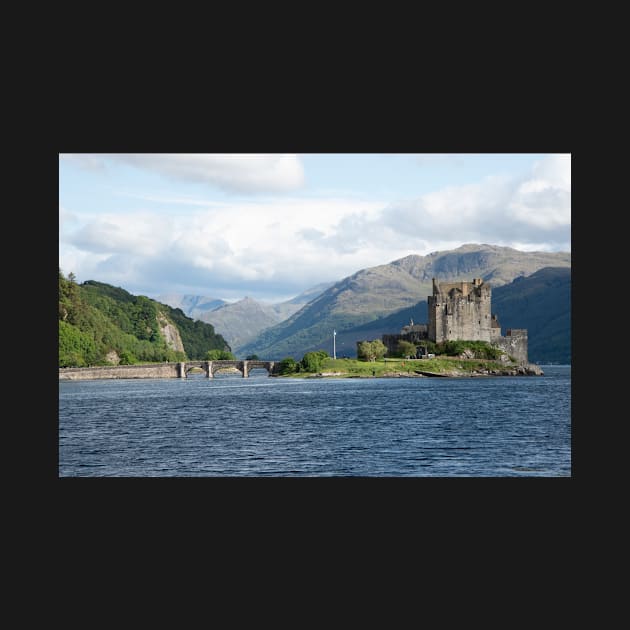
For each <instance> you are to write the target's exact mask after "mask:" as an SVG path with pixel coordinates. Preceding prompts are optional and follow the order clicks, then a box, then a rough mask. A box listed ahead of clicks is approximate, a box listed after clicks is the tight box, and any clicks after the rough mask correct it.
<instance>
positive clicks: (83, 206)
mask: <svg viewBox="0 0 630 630" xmlns="http://www.w3.org/2000/svg"><path fill="white" fill-rule="evenodd" d="M59 218H60V227H59V265H60V267H61V269H62V271H63V272H64V273H66V274H68V273H69V272H73V273H74V274H75V275H76V277H77V280H78V281H79V282H83V281H85V280H90V279H92V280H99V281H101V282H108V283H110V284H113V285H115V286H120V287H123V288H125V289H127V290H128V291H131V292H132V293H136V294H143V295H149V296H151V297H155V296H157V295H162V294H172V293H187V294H195V295H206V296H211V297H215V298H222V299H227V300H236V299H240V298H242V297H244V296H246V295H247V296H250V297H254V298H256V299H261V300H266V301H272V302H273V301H281V300H284V299H289V298H291V297H293V296H295V295H297V294H298V293H300V292H301V291H303V290H305V289H308V288H310V287H311V286H314V285H316V284H319V283H320V282H332V281H336V280H340V279H342V278H344V277H346V276H348V275H351V274H352V273H354V272H356V271H358V270H359V269H364V268H366V267H373V266H376V265H380V264H384V263H388V262H391V261H392V260H396V259H398V258H402V257H403V256H406V255H409V254H420V255H424V254H428V253H430V252H433V251H440V250H444V249H453V248H455V247H458V246H460V245H462V244H464V243H488V244H494V245H504V246H509V247H514V248H516V249H521V250H526V251H534V250H537V251H570V249H571V242H570V233H571V159H570V155H566V154H565V155H549V154H303V155H300V154H249V155H242V154H85V153H83V154H72V155H70V154H61V155H60V157H59Z"/></svg>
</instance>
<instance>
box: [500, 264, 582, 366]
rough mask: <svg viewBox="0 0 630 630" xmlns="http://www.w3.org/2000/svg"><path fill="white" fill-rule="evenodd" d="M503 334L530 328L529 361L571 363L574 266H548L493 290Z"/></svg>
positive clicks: (528, 333)
mask: <svg viewBox="0 0 630 630" xmlns="http://www.w3.org/2000/svg"><path fill="white" fill-rule="evenodd" d="M492 311H493V312H495V313H497V314H498V316H499V323H500V324H501V329H502V331H503V334H505V331H506V330H507V329H508V328H527V336H528V345H529V360H530V361H531V362H536V363H571V269H567V268H558V267H547V268H545V269H541V270H540V271H537V272H536V273H534V274H532V275H531V276H528V277H527V278H516V279H515V280H514V282H512V283H511V284H509V285H506V286H502V287H499V288H498V289H496V291H494V290H493V291H492Z"/></svg>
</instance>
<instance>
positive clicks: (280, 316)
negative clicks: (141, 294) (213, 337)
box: [159, 282, 333, 352]
mask: <svg viewBox="0 0 630 630" xmlns="http://www.w3.org/2000/svg"><path fill="white" fill-rule="evenodd" d="M332 284H333V283H332V282H325V283H321V284H318V285H316V286H314V287H311V288H309V289H307V290H306V291H304V292H302V293H300V294H299V295H296V296H295V297H294V298H292V299H290V300H286V301H284V302H278V303H275V304H270V303H267V302H261V301H258V300H255V299H253V298H251V297H245V298H243V299H242V300H238V301H237V302H226V301H225V300H220V299H216V298H211V297H208V296H201V295H182V294H177V293H172V294H165V295H162V296H159V297H160V298H161V301H162V302H164V303H166V304H169V305H171V306H173V307H176V308H180V309H181V310H182V311H183V312H184V313H185V314H186V315H188V316H189V317H192V318H194V319H198V320H199V321H202V322H206V323H208V324H212V326H214V329H215V331H216V332H217V334H219V335H222V336H223V337H224V338H225V339H226V340H227V342H228V343H229V345H230V347H231V348H232V349H233V351H234V352H239V349H240V347H241V346H242V345H244V344H246V343H248V342H249V341H251V340H252V339H254V338H255V337H256V336H257V335H259V334H260V332H261V331H263V330H265V329H267V328H270V327H272V326H275V325H276V324H278V323H280V322H282V321H284V320H286V319H287V318H288V317H290V316H291V315H293V314H294V313H295V312H297V311H299V310H300V309H301V308H302V306H304V304H306V303H307V302H309V301H311V300H312V299H313V298H314V297H316V296H317V295H319V294H320V293H321V292H322V291H325V290H326V289H328V288H329V287H330V286H332Z"/></svg>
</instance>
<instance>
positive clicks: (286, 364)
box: [279, 357, 299, 375]
mask: <svg viewBox="0 0 630 630" xmlns="http://www.w3.org/2000/svg"><path fill="white" fill-rule="evenodd" d="M298 367H299V366H298V363H297V361H296V360H295V359H294V358H293V357H285V358H284V359H282V361H280V368H279V372H280V374H283V375H286V374H295V372H297V371H298Z"/></svg>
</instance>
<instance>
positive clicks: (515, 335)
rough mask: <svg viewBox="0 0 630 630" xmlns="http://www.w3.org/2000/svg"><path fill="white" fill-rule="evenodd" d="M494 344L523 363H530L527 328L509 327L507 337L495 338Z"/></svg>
mask: <svg viewBox="0 0 630 630" xmlns="http://www.w3.org/2000/svg"><path fill="white" fill-rule="evenodd" d="M492 345H494V346H496V347H497V348H500V349H501V350H503V352H505V353H506V354H509V355H510V356H512V357H514V358H515V359H516V360H517V361H518V362H519V363H521V364H526V363H529V359H528V358H527V330H526V329H524V328H509V329H508V330H507V332H506V334H505V337H499V338H498V339H494V340H493V341H492Z"/></svg>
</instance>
